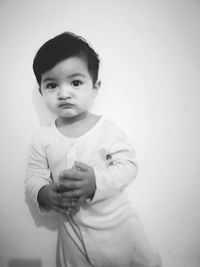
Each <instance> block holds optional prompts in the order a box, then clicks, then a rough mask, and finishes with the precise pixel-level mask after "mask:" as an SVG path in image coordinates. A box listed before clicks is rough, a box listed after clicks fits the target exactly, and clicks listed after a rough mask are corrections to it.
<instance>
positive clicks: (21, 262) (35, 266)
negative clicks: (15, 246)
mask: <svg viewBox="0 0 200 267" xmlns="http://www.w3.org/2000/svg"><path fill="white" fill-rule="evenodd" d="M8 267H42V263H41V261H40V260H38V259H12V260H10V261H9V263H8Z"/></svg>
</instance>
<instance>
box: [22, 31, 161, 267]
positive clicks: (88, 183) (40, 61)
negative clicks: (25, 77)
mask: <svg viewBox="0 0 200 267" xmlns="http://www.w3.org/2000/svg"><path fill="white" fill-rule="evenodd" d="M99 62H100V60H99V56H98V55H97V53H96V52H95V51H94V49H93V48H92V47H91V46H90V45H89V44H88V43H87V42H86V40H84V39H83V38H81V37H80V36H77V35H75V34H73V33H70V32H64V33H62V34H60V35H58V36H56V37H54V38H53V39H51V40H49V41H47V42H46V43H45V44H44V45H43V46H42V47H41V48H40V49H39V50H38V52H37V54H36V56H35V58H34V62H33V70H34V73H35V76H36V79H37V82H38V84H39V90H40V93H41V95H42V96H43V98H44V101H45V102H46V105H47V107H48V108H49V109H50V110H51V111H52V112H53V113H54V114H56V117H57V118H56V120H55V121H54V122H53V123H49V124H48V125H46V126H42V127H41V129H40V130H39V131H38V133H37V134H36V135H35V136H34V138H33V140H32V143H31V146H30V154H29V161H28V169H27V179H26V182H25V185H26V191H27V193H28V194H29V195H30V196H31V198H32V199H33V201H34V202H35V203H36V205H37V206H38V210H39V211H41V212H42V211H50V210H53V211H56V212H57V214H58V217H59V219H60V229H59V261H60V263H59V266H62V267H91V266H93V267H94V266H95V267H159V266H161V265H160V260H159V257H158V256H157V255H156V254H155V253H154V252H153V250H152V248H151V246H150V244H149V242H148V239H147V237H146V235H145V233H144V230H143V227H142V224H141V222H140V219H139V218H138V216H137V214H136V213H135V212H134V209H133V207H132V204H131V202H130V200H129V199H128V196H127V193H126V191H125V188H126V187H127V186H128V185H129V184H130V183H131V182H132V180H133V179H134V178H135V177H136V174H137V166H136V163H135V160H134V152H133V150H132V148H131V146H130V144H129V143H128V141H127V138H126V137H125V135H124V133H123V132H122V131H121V130H120V129H119V128H118V127H117V126H116V125H115V124H114V123H112V122H111V121H110V120H109V119H107V118H105V117H104V116H97V115H95V114H93V113H91V111H90V108H91V106H92V104H93V101H94V99H95V97H96V95H97V93H98V90H99V87H100V81H99V80H98V70H99Z"/></svg>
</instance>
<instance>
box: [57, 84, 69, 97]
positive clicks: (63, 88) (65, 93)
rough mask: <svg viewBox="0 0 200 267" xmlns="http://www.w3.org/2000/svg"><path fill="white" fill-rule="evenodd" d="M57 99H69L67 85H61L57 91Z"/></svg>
mask: <svg viewBox="0 0 200 267" xmlns="http://www.w3.org/2000/svg"><path fill="white" fill-rule="evenodd" d="M58 98H59V99H67V98H71V87H70V86H69V85H63V86H61V87H60V89H59V91H58Z"/></svg>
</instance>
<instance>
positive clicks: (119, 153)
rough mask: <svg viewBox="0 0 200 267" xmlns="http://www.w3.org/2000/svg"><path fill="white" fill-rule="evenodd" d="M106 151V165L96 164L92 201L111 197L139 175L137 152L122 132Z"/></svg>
mask: <svg viewBox="0 0 200 267" xmlns="http://www.w3.org/2000/svg"><path fill="white" fill-rule="evenodd" d="M111 144H112V145H111V147H110V148H109V151H106V152H105V159H106V162H105V164H104V165H101V166H100V165H96V166H94V172H95V178H96V191H95V194H94V197H93V199H92V201H91V202H92V203H94V202H96V201H99V200H102V199H106V198H109V197H111V196H113V195H114V194H116V193H119V192H120V191H121V190H123V189H124V188H125V187H126V186H128V185H129V184H130V183H131V182H132V180H133V179H134V178H135V177H136V175H137V164H136V162H135V159H134V157H135V152H134V150H133V149H132V147H131V145H130V144H129V142H128V140H127V138H126V136H125V135H124V134H123V133H122V132H120V133H119V134H118V135H117V136H116V135H115V137H114V138H113V140H112V141H111Z"/></svg>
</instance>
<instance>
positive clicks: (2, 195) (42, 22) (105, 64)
mask: <svg viewBox="0 0 200 267" xmlns="http://www.w3.org/2000/svg"><path fill="white" fill-rule="evenodd" d="M199 29H200V1H198V0H188V1H186V0H180V1H178V0H168V1H167V0H166V1H162V0H161V1H159V0H158V1H156V0H154V1H153V0H146V1H145V0H144V1H139V0H138V1H137V0H132V1H131V0H130V1H129V0H123V1H120V0H118V1H117V0H115V1H114V0H113V1H109V0H101V1H95V0H84V1H83V0H80V1H79V0H73V1H68V0H62V1H59V0H55V1H49V0H40V1H39V0H38V1H36V0H12V1H11V0H4V1H3V0H0V75H1V78H0V116H1V117H0V123H1V127H0V129H1V131H0V136H1V138H0V164H1V168H0V179H1V186H0V218H1V219H0V266H1V267H19V266H20V267H25V266H26V267H41V266H42V267H54V266H55V249H56V231H55V228H56V224H55V222H54V220H53V218H52V221H51V218H50V217H48V216H42V217H41V216H39V215H38V214H37V213H36V212H35V210H34V209H31V206H29V205H27V201H26V200H25V193H24V180H25V176H26V164H27V155H28V147H29V143H30V141H31V138H32V136H33V134H34V133H35V132H36V131H37V130H38V128H39V127H40V125H41V124H43V123H45V122H47V121H48V120H49V119H50V118H51V115H50V114H49V113H48V112H47V111H46V109H45V107H44V105H43V102H42V97H41V96H40V95H39V93H38V91H37V84H36V81H35V78H34V75H33V72H32V60H33V57H34V55H35V53H36V51H37V49H38V48H39V47H40V46H41V45H42V44H43V43H44V42H45V41H47V40H48V39H50V38H51V37H54V36H55V35H57V34H59V33H61V32H63V31H66V30H67V31H72V32H75V33H76V34H80V35H81V36H83V37H85V38H86V39H87V40H89V42H90V43H91V44H92V46H93V47H94V48H95V49H96V51H97V52H98V53H99V54H100V56H101V58H102V64H101V71H100V78H101V80H102V87H101V90H100V92H99V95H98V97H97V99H96V103H95V106H94V111H95V112H97V113H99V114H104V115H106V116H108V117H110V118H111V119H112V120H114V121H115V122H116V123H117V124H118V125H119V126H120V127H121V128H123V130H124V131H125V132H126V134H127V135H128V137H129V139H130V141H131V143H132V145H133V146H134V148H135V151H136V159H137V162H138V165H139V169H140V172H139V175H138V178H137V179H136V180H135V181H134V183H133V184H132V185H131V187H130V188H129V193H130V197H131V199H132V201H133V203H134V205H135V208H136V210H137V211H138V213H139V214H140V217H141V219H142V221H143V223H144V227H145V230H146V232H147V234H148V236H149V238H150V240H151V242H152V243H153V245H154V246H155V248H156V249H157V250H158V251H159V253H160V254H161V256H162V260H163V266H164V267H199V266H200V234H199V232H200V206H199V201H200V164H199V159H200V124H199V115H200V91H199V90H200V88H199V85H200V75H199V71H200V50H199V47H200V31H199ZM122 245H123V244H122Z"/></svg>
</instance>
